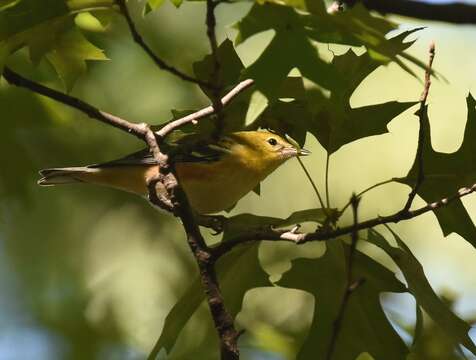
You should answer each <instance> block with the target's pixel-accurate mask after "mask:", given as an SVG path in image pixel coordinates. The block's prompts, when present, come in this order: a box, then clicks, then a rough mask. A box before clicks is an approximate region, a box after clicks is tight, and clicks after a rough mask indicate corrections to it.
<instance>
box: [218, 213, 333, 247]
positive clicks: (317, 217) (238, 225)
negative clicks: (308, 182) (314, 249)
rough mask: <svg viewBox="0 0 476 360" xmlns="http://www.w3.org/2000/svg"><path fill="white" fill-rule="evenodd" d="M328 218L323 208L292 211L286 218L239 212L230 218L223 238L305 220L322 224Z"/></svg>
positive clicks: (227, 238)
mask: <svg viewBox="0 0 476 360" xmlns="http://www.w3.org/2000/svg"><path fill="white" fill-rule="evenodd" d="M325 219H326V213H325V212H324V211H323V210H322V209H307V210H300V211H296V212H294V213H292V214H291V215H289V216H288V217H287V218H286V219H280V218H275V217H270V216H258V215H253V214H238V215H235V216H232V217H230V218H228V219H227V220H226V222H225V224H224V227H223V240H222V241H227V240H229V239H231V238H233V237H234V236H236V235H237V234H239V233H241V232H243V231H247V232H249V231H250V229H257V228H269V227H270V226H272V227H275V228H283V227H287V226H292V225H296V224H300V223H304V222H315V223H318V224H321V223H323V222H324V220H325Z"/></svg>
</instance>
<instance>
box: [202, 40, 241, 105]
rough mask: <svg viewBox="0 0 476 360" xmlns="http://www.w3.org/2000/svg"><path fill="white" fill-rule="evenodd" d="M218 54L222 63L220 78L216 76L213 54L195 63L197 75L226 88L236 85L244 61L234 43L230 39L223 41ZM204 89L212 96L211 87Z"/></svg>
mask: <svg viewBox="0 0 476 360" xmlns="http://www.w3.org/2000/svg"><path fill="white" fill-rule="evenodd" d="M217 54H218V62H219V63H220V68H219V71H218V78H216V77H214V73H215V67H214V61H213V57H212V55H206V56H205V57H204V58H203V59H202V60H200V61H197V62H195V63H194V64H193V72H194V73H195V76H196V77H197V78H199V79H200V80H203V81H206V82H208V83H215V84H221V86H222V87H224V88H227V87H229V86H233V85H236V83H237V82H238V80H239V78H240V75H241V71H242V70H243V63H242V62H241V60H240V58H239V57H238V54H237V53H236V51H235V48H234V47H233V43H232V42H231V41H230V40H228V39H226V40H225V41H223V42H222V43H221V44H220V46H219V47H218V52H217ZM203 90H204V91H205V93H206V94H207V95H209V96H210V92H209V89H203Z"/></svg>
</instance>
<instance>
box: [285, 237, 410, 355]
mask: <svg viewBox="0 0 476 360" xmlns="http://www.w3.org/2000/svg"><path fill="white" fill-rule="evenodd" d="M326 246H327V250H326V253H325V254H324V255H323V256H321V257H320V258H317V259H298V260H295V261H293V263H292V268H291V270H289V271H288V272H286V273H284V275H283V277H282V279H281V280H280V281H279V282H278V285H279V286H284V287H287V288H292V289H300V290H304V291H307V292H309V293H311V294H312V295H314V296H315V307H314V316H313V322H312V325H311V329H310V330H309V334H308V336H307V338H306V340H305V341H304V344H303V346H302V348H301V349H300V352H299V355H298V357H297V358H298V359H325V358H326V354H327V351H328V347H329V344H330V339H331V336H332V335H331V334H332V329H333V326H334V321H335V319H336V318H337V314H338V312H339V307H340V303H341V301H342V297H343V294H344V292H345V286H346V277H347V275H346V274H347V270H346V264H347V261H346V257H347V256H349V246H348V245H345V244H344V243H343V242H341V241H329V242H327V243H326ZM353 274H354V279H356V280H357V279H364V280H365V282H364V283H363V284H362V285H361V286H359V287H358V288H357V289H356V290H355V291H354V292H353V293H352V295H351V296H350V298H349V302H348V306H347V309H346V312H345V317H344V320H343V322H342V326H341V331H340V334H339V337H338V341H337V344H336V347H335V353H334V356H333V359H334V360H354V359H356V358H357V357H358V356H359V355H360V354H361V353H363V352H367V353H369V354H370V355H371V356H372V357H373V358H375V359H390V360H391V359H394V360H400V359H403V358H405V356H406V354H407V353H408V349H407V347H406V346H405V344H404V342H403V341H402V339H401V338H400V336H399V335H398V334H397V332H396V331H395V330H394V329H393V327H392V325H391V324H390V322H389V321H388V319H387V317H386V316H385V313H384V311H383V309H382V305H381V303H380V296H381V294H382V293H383V292H404V291H405V286H404V285H403V284H402V283H401V282H400V281H398V280H397V279H396V277H395V275H394V274H393V273H392V272H391V271H390V270H388V269H387V268H385V267H384V266H382V265H381V264H379V263H377V262H376V261H374V260H372V259H371V258H370V257H368V256H367V255H365V254H363V253H361V252H359V251H357V252H356V256H355V258H354V268H353Z"/></svg>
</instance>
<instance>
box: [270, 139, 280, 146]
mask: <svg viewBox="0 0 476 360" xmlns="http://www.w3.org/2000/svg"><path fill="white" fill-rule="evenodd" d="M268 143H269V144H270V145H271V146H274V145H277V144H278V141H277V140H276V139H275V138H269V139H268Z"/></svg>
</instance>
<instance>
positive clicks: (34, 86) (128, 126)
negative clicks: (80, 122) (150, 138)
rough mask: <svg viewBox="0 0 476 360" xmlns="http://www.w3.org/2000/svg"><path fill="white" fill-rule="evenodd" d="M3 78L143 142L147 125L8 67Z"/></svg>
mask: <svg viewBox="0 0 476 360" xmlns="http://www.w3.org/2000/svg"><path fill="white" fill-rule="evenodd" d="M3 77H4V78H5V80H7V82H8V83H9V84H10V85H15V86H18V87H22V88H25V89H28V90H30V91H32V92H34V93H37V94H40V95H43V96H46V97H48V98H50V99H53V100H56V101H58V102H60V103H62V104H64V105H67V106H69V107H72V108H75V109H77V110H79V111H81V112H82V113H84V114H86V115H87V116H89V117H90V118H93V119H96V120H99V121H101V122H103V123H105V124H108V125H111V126H114V127H115V128H118V129H120V130H122V131H125V132H127V133H129V134H132V135H134V136H136V137H137V138H139V139H141V140H145V136H146V133H147V130H148V125H147V124H144V123H132V122H129V121H127V120H125V119H122V118H120V117H118V116H115V115H112V114H109V113H107V112H105V111H102V110H99V109H98V108H96V107H94V106H92V105H91V104H88V103H86V102H84V101H82V100H80V99H78V98H76V97H74V96H71V95H66V94H64V93H62V92H59V91H57V90H54V89H52V88H49V87H46V86H44V85H41V84H39V83H36V82H34V81H31V80H29V79H27V78H24V77H23V76H21V75H20V74H18V73H16V72H14V71H13V70H11V69H10V68H8V67H5V68H4V69H3Z"/></svg>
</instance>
